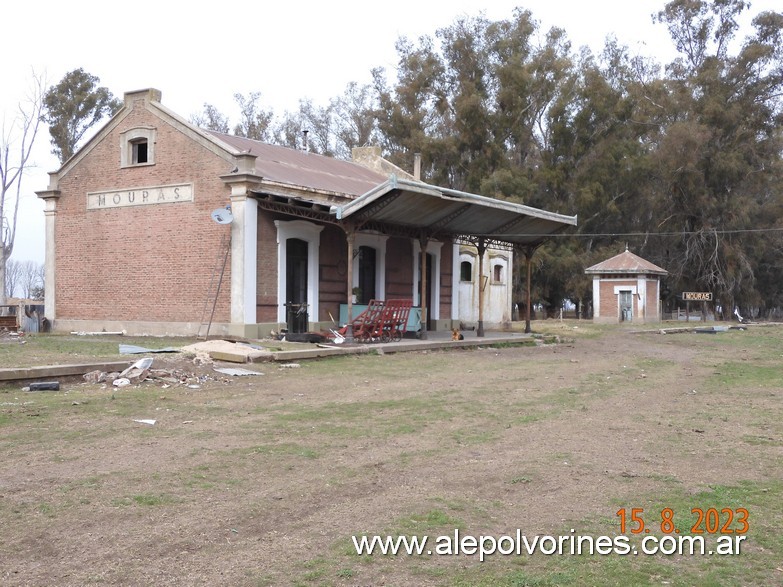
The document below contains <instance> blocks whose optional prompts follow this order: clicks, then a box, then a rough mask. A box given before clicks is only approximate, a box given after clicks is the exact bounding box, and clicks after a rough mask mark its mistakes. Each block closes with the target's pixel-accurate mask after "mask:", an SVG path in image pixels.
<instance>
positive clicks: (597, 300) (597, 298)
mask: <svg viewBox="0 0 783 587" xmlns="http://www.w3.org/2000/svg"><path fill="white" fill-rule="evenodd" d="M600 317H601V278H600V277H598V276H597V275H596V276H594V277H593V318H600Z"/></svg>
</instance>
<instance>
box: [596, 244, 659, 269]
mask: <svg viewBox="0 0 783 587" xmlns="http://www.w3.org/2000/svg"><path fill="white" fill-rule="evenodd" d="M585 273H587V274H597V273H650V274H653V275H668V274H669V272H668V271H666V269H662V268H661V267H658V265H655V264H654V263H650V262H649V261H647V260H646V259H642V258H641V257H640V256H639V255H634V254H633V253H632V252H631V251H629V250H628V249H625V251H624V252H622V253H620V254H619V255H615V256H614V257H612V258H611V259H607V260H606V261H602V262H600V263H597V264H596V265H593V266H592V267H588V268H587V269H585Z"/></svg>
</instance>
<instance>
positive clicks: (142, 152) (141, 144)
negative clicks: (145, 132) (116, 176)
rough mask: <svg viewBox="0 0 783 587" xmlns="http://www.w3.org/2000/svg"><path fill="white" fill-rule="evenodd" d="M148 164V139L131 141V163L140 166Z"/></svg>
mask: <svg viewBox="0 0 783 587" xmlns="http://www.w3.org/2000/svg"><path fill="white" fill-rule="evenodd" d="M146 162H147V139H136V140H134V141H131V163H133V165H138V164H139V163H146Z"/></svg>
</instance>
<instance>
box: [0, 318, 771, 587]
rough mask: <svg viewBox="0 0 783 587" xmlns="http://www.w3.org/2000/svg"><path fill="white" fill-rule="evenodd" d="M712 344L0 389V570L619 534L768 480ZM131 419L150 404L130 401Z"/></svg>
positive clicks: (36, 571) (207, 568)
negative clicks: (680, 500) (366, 540)
mask: <svg viewBox="0 0 783 587" xmlns="http://www.w3.org/2000/svg"><path fill="white" fill-rule="evenodd" d="M742 335H743V333H727V334H725V335H724V334H721V335H719V336H726V337H729V336H733V337H741V336H742ZM720 342H721V341H716V339H715V338H714V337H712V336H703V335H702V336H698V335H677V336H661V335H652V334H645V335H639V334H630V333H627V332H623V331H608V332H605V333H600V334H598V335H595V336H588V337H583V338H577V339H576V340H574V341H573V342H569V343H566V344H561V345H552V346H541V347H535V348H523V347H510V348H484V349H480V350H472V351H465V350H454V351H448V352H432V351H430V352H417V353H405V354H394V355H385V356H361V357H345V358H339V359H331V360H323V361H314V362H309V363H308V362H304V363H302V365H301V367H300V368H298V369H295V368H280V367H279V366H277V365H271V364H270V365H259V366H256V367H255V368H258V369H259V370H261V371H263V372H264V375H263V376H260V377H237V378H229V377H223V378H220V377H218V378H216V379H212V378H210V379H207V380H204V381H203V383H201V384H200V386H199V387H198V388H189V387H187V386H172V387H168V388H163V387H161V386H159V385H154V384H149V383H147V384H141V385H139V386H136V387H133V388H125V389H122V390H117V389H113V388H112V387H111V386H101V385H87V384H80V383H73V384H70V385H66V386H65V387H64V390H63V391H61V392H59V393H53V394H46V395H36V394H29V393H28V394H26V393H22V392H19V391H15V390H11V391H6V392H5V393H2V392H0V404H2V406H0V407H1V408H2V409H1V410H0V416H4V417H5V420H0V423H3V425H2V426H0V434H2V437H0V446H2V452H1V453H0V454H2V455H3V458H2V461H0V551H1V552H2V553H3V554H2V559H1V561H0V581H2V583H3V584H4V585H85V584H105V585H292V584H302V585H450V584H454V583H455V582H457V579H460V578H462V577H473V578H474V579H475V578H477V577H479V578H480V577H481V575H482V573H486V574H488V575H491V574H492V573H500V575H499V576H502V573H503V572H506V569H505V567H502V566H499V565H506V564H509V565H510V564H511V563H507V562H506V561H502V562H495V561H493V562H492V563H491V564H488V563H484V566H482V564H481V563H479V562H478V561H477V560H476V559H475V557H464V556H462V557H453V558H452V557H402V556H401V557H396V558H395V557H384V558H381V559H378V558H377V557H373V558H372V559H370V558H369V557H365V560H363V559H362V558H360V557H357V556H356V555H351V554H350V544H351V542H350V536H351V535H356V534H359V533H370V534H375V533H380V534H383V533H407V534H416V533H428V532H431V533H432V534H435V533H448V532H449V528H451V529H453V528H454V527H455V526H459V527H460V528H462V530H463V532H464V533H468V534H473V535H479V534H492V535H496V536H499V535H502V534H508V533H512V532H513V531H514V530H515V529H516V528H520V529H521V530H522V532H523V533H524V534H527V535H531V536H532V535H534V534H538V533H544V534H558V533H563V532H565V533H567V532H568V530H569V529H570V528H576V530H577V531H579V532H585V531H590V530H592V531H595V530H596V529H597V528H602V531H603V532H605V533H610V534H619V529H618V527H617V522H616V521H615V520H616V518H615V512H616V511H617V509H618V508H619V507H627V508H631V507H647V506H649V500H650V499H651V498H653V497H654V496H656V495H660V496H666V495H669V494H670V493H672V492H684V493H686V494H688V493H692V494H694V495H695V494H698V493H700V492H703V491H709V490H710V487H711V486H714V485H720V486H732V485H736V484H740V483H742V482H746V481H753V482H758V483H764V482H766V481H770V482H772V481H774V480H778V479H780V478H781V473H783V470H782V469H781V466H782V465H783V448H782V446H783V443H782V442H780V435H781V427H780V417H779V416H780V413H781V407H780V401H781V390H780V388H777V389H775V388H770V387H769V386H765V385H759V386H750V387H748V388H744V387H742V386H741V387H739V388H733V389H725V388H722V387H721V385H720V384H719V382H718V379H719V377H720V375H721V373H720V369H725V365H726V364H727V363H729V362H732V361H741V360H742V359H743V356H742V355H743V353H746V354H747V353H749V354H750V355H752V354H753V350H752V349H750V351H748V349H743V348H742V344H741V342H740V343H739V344H733V345H729V346H721V344H720ZM746 358H747V357H746ZM749 360H751V361H752V360H754V358H753V356H751V357H750V359H749ZM765 360H766V359H765ZM155 364H156V366H161V365H165V366H168V367H172V368H174V367H178V368H190V369H191V371H192V370H195V369H196V367H194V366H193V365H192V364H190V365H189V364H188V362H187V361H184V360H182V359H171V358H167V357H155ZM200 369H201V370H202V372H203V374H205V375H206V374H207V373H209V369H208V368H207V367H203V366H202V367H200ZM749 414H752V417H749V416H748V415H749ZM142 418H152V419H155V420H156V423H155V425H154V426H150V425H147V424H141V423H138V422H135V421H134V420H135V419H142ZM749 438H750V439H761V440H760V441H759V442H757V443H750V444H749V443H748V442H747V440H748V439H749ZM763 439H767V440H766V441H764V440H763ZM664 499H665V497H664ZM618 504H620V505H618ZM663 505H666V504H665V503H664V504H663ZM438 514H439V515H441V516H442V517H440V518H439V517H438ZM607 520H609V522H607ZM607 523H608V524H609V526H608V527H607ZM590 524H594V526H592V527H590V528H588V527H587V526H589V525H590ZM602 524H603V525H602ZM748 548H750V549H751V552H752V550H753V549H754V548H756V549H757V550H758V549H761V548H762V547H760V546H754V545H753V544H752V542H751V544H750V545H749V547H748ZM762 550H763V549H762ZM515 568H517V567H514V566H513V565H512V566H509V571H508V572H512V571H513V570H514V569H515ZM539 568H540V569H541V570H542V572H545V566H541V567H535V569H539ZM674 575H675V576H676V573H675V574H674ZM769 579H770V582H769V583H767V584H773V583H774V582H775V580H777V581H783V573H777V574H776V575H773V576H771V577H769ZM662 581H664V582H665V581H666V578H665V577H664V578H660V577H652V578H651V582H652V584H660V583H661V582H662ZM466 584H470V581H468V583H466ZM487 584H491V583H487ZM542 584H550V583H542ZM552 584H554V583H552ZM576 584H579V583H578V582H577V583H576ZM745 584H754V583H753V581H750V582H748V583H745ZM759 584H762V583H759Z"/></svg>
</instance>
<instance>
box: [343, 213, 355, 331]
mask: <svg viewBox="0 0 783 587" xmlns="http://www.w3.org/2000/svg"><path fill="white" fill-rule="evenodd" d="M343 229H344V230H345V239H346V241H347V242H348V268H347V270H346V272H347V275H346V278H345V282H346V283H345V293H346V295H347V297H348V320H347V323H346V329H345V341H346V342H353V247H354V242H355V240H356V231H355V230H354V227H353V226H352V225H347V226H343Z"/></svg>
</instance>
